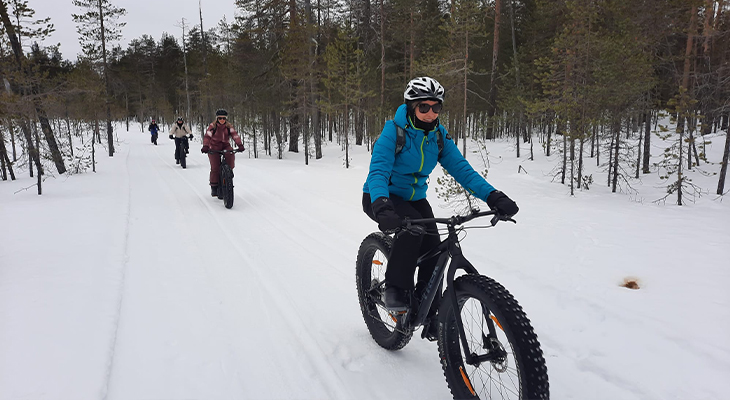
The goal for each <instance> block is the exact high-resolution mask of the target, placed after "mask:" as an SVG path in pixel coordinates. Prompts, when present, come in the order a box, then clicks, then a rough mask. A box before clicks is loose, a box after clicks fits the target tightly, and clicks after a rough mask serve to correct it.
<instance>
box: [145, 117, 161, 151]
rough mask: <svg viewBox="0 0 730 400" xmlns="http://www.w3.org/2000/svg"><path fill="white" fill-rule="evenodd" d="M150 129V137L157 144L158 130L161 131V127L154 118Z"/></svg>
mask: <svg viewBox="0 0 730 400" xmlns="http://www.w3.org/2000/svg"><path fill="white" fill-rule="evenodd" d="M147 130H148V131H150V135H151V136H150V139H151V140H152V143H153V144H154V145H157V132H159V131H160V127H159V126H158V125H157V122H155V120H154V119H153V120H152V122H150V126H149V127H148V128H147Z"/></svg>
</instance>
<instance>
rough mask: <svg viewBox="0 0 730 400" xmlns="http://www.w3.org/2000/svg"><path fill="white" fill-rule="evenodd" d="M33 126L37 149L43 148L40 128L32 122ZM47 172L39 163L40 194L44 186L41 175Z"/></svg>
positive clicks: (37, 176)
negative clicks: (39, 134)
mask: <svg viewBox="0 0 730 400" xmlns="http://www.w3.org/2000/svg"><path fill="white" fill-rule="evenodd" d="M32 126H33V133H34V134H35V148H36V151H38V149H40V148H41V138H40V136H38V128H36V126H35V124H32ZM44 173H45V172H43V169H42V168H41V166H40V164H39V165H38V174H36V185H37V186H38V195H39V196H40V195H42V194H43V186H42V185H41V183H42V182H43V179H42V177H41V175H43V174H44Z"/></svg>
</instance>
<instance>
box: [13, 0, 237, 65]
mask: <svg viewBox="0 0 730 400" xmlns="http://www.w3.org/2000/svg"><path fill="white" fill-rule="evenodd" d="M111 3H112V4H114V5H115V6H117V7H121V8H124V9H126V10H127V15H125V16H123V17H122V18H120V21H123V22H126V23H127V25H126V26H125V27H124V28H122V35H123V38H122V40H121V41H120V42H119V43H118V44H120V45H121V46H122V47H123V48H126V47H127V44H129V42H130V41H131V40H132V39H136V38H138V37H140V36H142V35H143V34H148V35H150V36H152V37H153V38H155V40H156V41H159V40H160V38H161V37H162V33H163V32H167V33H169V34H171V35H173V36H175V37H176V38H178V40H179V39H180V38H181V37H182V30H181V29H180V28H179V27H177V26H176V25H179V24H178V22H179V21H180V20H181V19H182V18H183V17H184V18H185V21H186V22H188V21H189V23H193V24H199V23H200V16H199V14H198V0H111ZM201 3H202V8H203V27H204V28H205V29H206V30H208V29H210V28H211V27H213V26H215V25H217V24H218V21H220V20H221V19H222V18H223V16H224V15H225V16H226V19H227V20H228V21H229V22H230V21H232V20H233V17H234V12H235V10H236V7H235V5H234V0H201ZM28 5H29V6H30V7H31V8H32V9H34V10H35V11H36V14H35V18H36V19H42V18H46V17H51V22H52V23H53V25H54V26H55V28H56V31H55V32H54V33H53V34H52V35H51V37H50V38H49V39H48V40H46V42H45V44H46V45H49V44H57V43H60V44H61V54H63V58H65V59H68V60H71V61H75V60H76V56H77V55H78V54H79V53H80V52H81V46H80V45H79V35H78V33H76V24H75V23H74V22H73V19H72V18H71V14H73V13H77V14H79V13H81V9H80V8H78V7H76V6H74V5H73V3H72V2H71V0H28ZM26 50H27V49H26Z"/></svg>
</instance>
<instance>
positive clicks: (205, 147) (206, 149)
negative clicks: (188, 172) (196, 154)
mask: <svg viewBox="0 0 730 400" xmlns="http://www.w3.org/2000/svg"><path fill="white" fill-rule="evenodd" d="M208 151H210V147H209V146H203V148H202V149H200V152H201V153H207V152H208Z"/></svg>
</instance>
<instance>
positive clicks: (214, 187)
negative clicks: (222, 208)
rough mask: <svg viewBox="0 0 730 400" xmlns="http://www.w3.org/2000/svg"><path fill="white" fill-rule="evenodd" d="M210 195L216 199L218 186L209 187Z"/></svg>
mask: <svg viewBox="0 0 730 400" xmlns="http://www.w3.org/2000/svg"><path fill="white" fill-rule="evenodd" d="M210 195H211V196H213V197H218V185H216V186H213V185H210Z"/></svg>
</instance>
